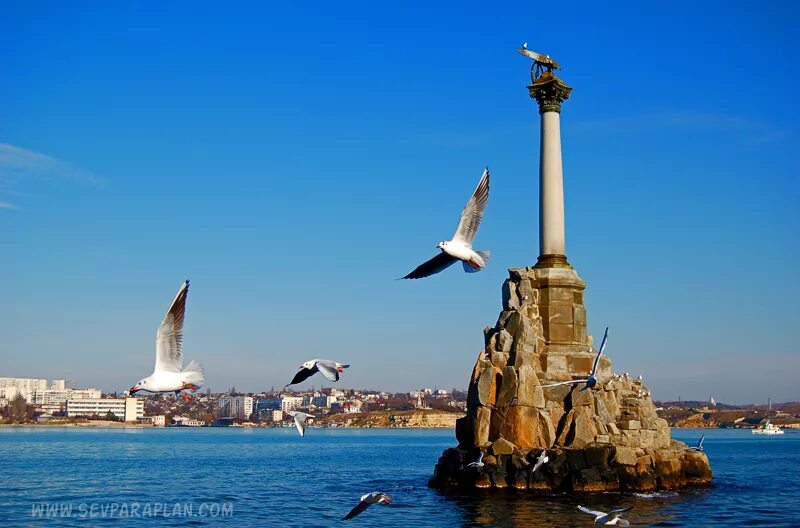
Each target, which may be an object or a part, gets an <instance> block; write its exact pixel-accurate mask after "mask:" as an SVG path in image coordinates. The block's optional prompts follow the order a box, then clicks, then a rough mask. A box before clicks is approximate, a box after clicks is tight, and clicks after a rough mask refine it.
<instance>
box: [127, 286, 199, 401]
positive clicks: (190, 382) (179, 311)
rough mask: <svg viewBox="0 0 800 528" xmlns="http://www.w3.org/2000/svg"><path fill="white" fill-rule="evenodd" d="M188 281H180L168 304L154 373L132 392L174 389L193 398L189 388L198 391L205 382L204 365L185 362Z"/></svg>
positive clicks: (159, 330) (183, 395)
mask: <svg viewBox="0 0 800 528" xmlns="http://www.w3.org/2000/svg"><path fill="white" fill-rule="evenodd" d="M188 293H189V281H188V280H187V281H186V282H184V283H183V284H182V285H181V288H180V290H178V294H177V295H176V296H175V299H174V300H173V301H172V304H170V306H169V310H167V313H166V315H165V316H164V320H163V321H161V326H159V327H158V333H156V367H155V369H154V370H153V373H152V374H150V375H149V376H147V377H146V378H144V379H142V380H141V381H139V383H137V384H136V385H134V386H133V387H131V389H130V391H129V393H130V394H131V395H133V394H135V393H137V392H139V391H145V392H153V393H156V392H174V393H175V394H176V395H177V394H180V395H181V397H182V398H183V399H184V400H186V401H187V402H190V401H192V397H191V396H190V395H189V394H188V393H187V392H188V391H196V390H197V389H199V388H200V387H201V386H202V385H203V381H205V376H204V374H203V367H202V365H200V363H198V362H197V361H190V362H189V364H188V365H186V368H184V369H182V370H181V365H182V364H183V318H184V316H185V314H186V295H187V294H188Z"/></svg>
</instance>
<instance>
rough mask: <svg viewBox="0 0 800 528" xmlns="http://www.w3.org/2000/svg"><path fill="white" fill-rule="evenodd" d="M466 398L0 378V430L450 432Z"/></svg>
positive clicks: (706, 418)
mask: <svg viewBox="0 0 800 528" xmlns="http://www.w3.org/2000/svg"><path fill="white" fill-rule="evenodd" d="M466 398H467V394H466V392H465V391H459V390H455V389H452V390H449V391H448V390H443V389H430V388H428V389H420V390H415V391H410V392H406V393H389V392H385V391H375V390H358V389H339V388H319V389H314V388H311V389H310V390H305V391H295V390H285V391H274V390H270V391H264V392H257V393H240V392H238V391H237V390H236V389H235V388H233V387H232V388H230V389H228V391H226V392H223V393H214V392H211V391H210V390H208V389H207V390H205V391H203V392H199V393H197V394H196V396H195V399H194V401H193V402H191V403H188V402H184V401H183V400H182V399H180V398H175V397H172V396H170V395H148V396H144V397H141V396H140V397H135V398H134V397H131V396H129V395H128V394H127V393H121V394H119V395H118V394H117V393H111V394H103V393H102V391H101V390H100V389H97V388H92V387H87V388H76V387H75V383H74V382H71V381H67V380H63V379H55V380H51V381H49V382H48V380H46V379H41V378H12V377H0V426H10V425H24V426H31V425H42V426H51V427H56V426H63V427H214V426H216V427H231V426H232V427H293V425H292V424H293V422H292V418H291V417H290V416H289V415H288V411H304V412H308V413H309V414H312V415H314V418H311V419H309V422H308V423H309V426H311V427H321V428H327V427H332V428H339V427H342V428H451V429H452V428H454V427H455V421H456V420H457V419H458V418H461V417H462V416H464V413H465V409H466ZM15 400H16V402H15ZM23 402H24V403H23ZM655 403H656V405H657V408H656V411H657V413H658V415H659V417H660V418H664V419H665V420H667V422H668V423H669V426H670V427H673V428H726V429H727V428H744V429H747V428H757V427H761V426H763V424H764V422H765V421H767V420H769V421H770V422H771V423H773V424H775V425H777V426H779V427H782V428H787V429H800V402H789V403H774V404H773V403H769V404H767V405H755V404H753V405H749V406H736V405H726V404H724V403H717V402H716V401H714V399H713V398H710V399H709V401H707V402H700V401H674V402H658V401H656V402H655ZM15 405H16V406H17V409H16V411H17V412H16V413H14V412H13V411H14V406H15ZM15 414H16V415H15Z"/></svg>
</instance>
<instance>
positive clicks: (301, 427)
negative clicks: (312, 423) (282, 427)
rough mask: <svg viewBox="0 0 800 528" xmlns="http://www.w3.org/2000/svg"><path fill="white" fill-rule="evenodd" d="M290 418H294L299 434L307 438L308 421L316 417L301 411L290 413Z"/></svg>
mask: <svg viewBox="0 0 800 528" xmlns="http://www.w3.org/2000/svg"><path fill="white" fill-rule="evenodd" d="M289 416H291V417H292V418H294V425H295V426H296V427H297V432H298V433H300V436H305V435H306V420H307V419H308V418H314V415H313V414H308V413H304V412H300V411H289Z"/></svg>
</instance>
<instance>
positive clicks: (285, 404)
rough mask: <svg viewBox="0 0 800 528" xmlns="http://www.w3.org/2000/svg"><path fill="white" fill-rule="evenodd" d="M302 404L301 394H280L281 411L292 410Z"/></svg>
mask: <svg viewBox="0 0 800 528" xmlns="http://www.w3.org/2000/svg"><path fill="white" fill-rule="evenodd" d="M302 405H303V398H302V396H281V410H282V411H283V412H288V411H294V410H295V409H299V408H300V407H302Z"/></svg>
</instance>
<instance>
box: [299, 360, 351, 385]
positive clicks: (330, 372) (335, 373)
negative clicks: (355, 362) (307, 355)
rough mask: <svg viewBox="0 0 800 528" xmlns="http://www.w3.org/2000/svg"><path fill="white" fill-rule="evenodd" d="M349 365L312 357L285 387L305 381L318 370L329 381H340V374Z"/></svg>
mask: <svg viewBox="0 0 800 528" xmlns="http://www.w3.org/2000/svg"><path fill="white" fill-rule="evenodd" d="M349 366H350V365H345V364H344V363H337V362H336V361H331V360H330V359H311V360H308V361H306V362H305V363H303V364H302V365H300V370H298V371H297V373H296V374H295V375H294V378H292V381H290V382H289V383H287V384H286V385H284V387H288V386H289V385H294V384H296V383H300V382H303V381H305V380H307V379H308V378H310V377H311V376H313V375H314V374H316V373H317V372H319V373H320V374H322V375H323V376H325V379H326V380H328V381H339V374H340V373H341V372H344V369H346V368H347V367H349Z"/></svg>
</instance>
